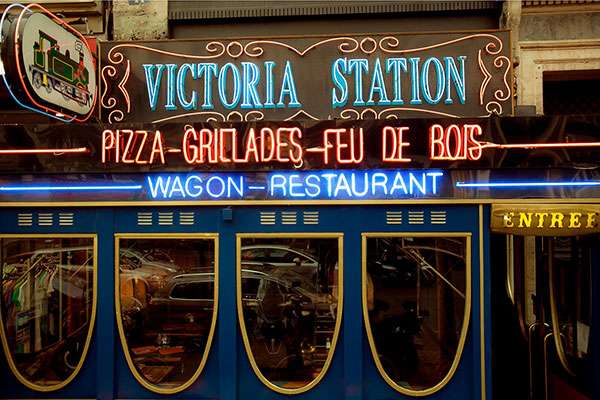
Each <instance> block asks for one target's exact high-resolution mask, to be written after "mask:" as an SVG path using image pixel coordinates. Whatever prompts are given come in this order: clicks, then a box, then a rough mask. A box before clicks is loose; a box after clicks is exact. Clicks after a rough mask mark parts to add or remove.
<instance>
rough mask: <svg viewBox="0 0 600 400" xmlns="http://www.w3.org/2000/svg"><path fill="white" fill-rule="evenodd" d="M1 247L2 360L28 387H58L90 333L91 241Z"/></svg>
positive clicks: (27, 241)
mask: <svg viewBox="0 0 600 400" xmlns="http://www.w3.org/2000/svg"><path fill="white" fill-rule="evenodd" d="M0 249H1V256H0V257H1V262H0V265H2V267H1V268H2V273H1V276H2V298H1V301H2V320H3V321H2V322H3V328H4V335H5V338H6V345H7V348H5V351H6V353H7V357H10V358H11V360H12V362H11V363H12V364H14V367H15V369H16V371H14V372H16V373H17V374H18V375H17V376H19V375H20V377H19V378H20V379H24V380H25V382H24V383H26V384H28V386H29V385H33V387H32V388H34V389H38V390H51V389H58V388H60V387H61V386H62V385H63V384H66V383H68V381H70V380H71V379H73V378H74V376H75V373H76V372H77V370H78V369H79V367H80V366H81V363H83V359H84V357H85V352H86V351H87V344H88V343H89V338H90V335H91V326H92V325H93V319H94V315H93V309H94V308H93V307H94V286H95V284H94V261H95V260H94V239H93V238H91V237H89V238H60V237H56V236H54V237H52V238H50V237H47V238H43V237H39V238H16V237H14V238H2V239H0ZM30 387H31V386H30Z"/></svg>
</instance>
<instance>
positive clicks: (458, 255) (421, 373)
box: [365, 235, 470, 393]
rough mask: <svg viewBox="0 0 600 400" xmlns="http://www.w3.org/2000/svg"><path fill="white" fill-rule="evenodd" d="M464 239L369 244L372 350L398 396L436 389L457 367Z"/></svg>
mask: <svg viewBox="0 0 600 400" xmlns="http://www.w3.org/2000/svg"><path fill="white" fill-rule="evenodd" d="M468 240H469V238H468V237H465V236H452V237H423V236H414V237H411V236H402V237H399V236H391V235H390V237H370V238H367V239H366V252H367V253H366V276H365V280H366V285H365V286H366V288H365V289H366V291H365V308H366V312H367V315H366V318H367V321H366V322H367V329H369V327H370V332H369V340H370V343H371V349H372V351H373V355H374V357H375V359H376V364H377V366H378V368H379V370H380V372H382V374H384V376H385V377H386V378H387V379H386V380H387V381H388V382H389V383H391V384H392V386H394V387H395V388H396V389H398V390H400V391H403V390H404V391H405V392H406V393H410V392H419V391H421V392H422V391H428V390H432V389H433V390H438V389H440V388H441V386H443V382H445V380H446V381H447V380H448V379H449V378H450V375H451V373H452V371H453V369H454V368H455V367H456V364H457V362H458V358H459V357H460V354H459V353H460V351H462V350H459V349H462V345H463V344H464V340H465V335H466V328H467V326H466V325H465V326H463V323H464V321H465V320H467V321H468V318H465V312H466V309H467V307H466V305H467V303H466V301H467V299H469V298H470V293H469V290H470V289H469V286H468V284H467V282H468V279H469V268H470V265H469V242H468ZM467 317H468V316H467ZM440 384H441V385H440Z"/></svg>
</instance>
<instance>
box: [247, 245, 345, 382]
mask: <svg viewBox="0 0 600 400" xmlns="http://www.w3.org/2000/svg"><path fill="white" fill-rule="evenodd" d="M281 236H282V235H277V237H262V238H247V237H243V238H241V248H240V249H239V254H240V255H241V258H240V260H239V263H240V270H239V275H238V279H239V280H240V290H241V293H238V295H239V296H240V299H241V303H240V304H241V310H240V311H241V315H240V322H241V326H242V331H243V338H244V343H245V345H246V350H247V352H248V356H249V357H250V361H251V363H252V364H253V365H252V366H253V368H254V370H255V372H256V373H257V374H258V376H259V378H260V379H261V380H262V381H263V382H264V383H265V384H266V385H267V386H269V387H270V388H272V389H273V390H276V391H278V392H281V393H299V392H302V391H305V390H308V389H310V388H311V387H312V386H314V385H315V384H316V383H318V381H319V380H320V379H321V378H322V376H323V375H324V374H325V373H326V370H327V367H328V365H329V362H330V360H331V357H332V356H333V349H334V345H335V342H336V340H337V334H338V331H339V320H340V313H341V296H340V293H339V292H338V284H339V282H340V281H341V268H342V267H341V262H340V250H341V249H340V244H339V243H340V239H339V237H337V236H336V237H332V236H331V235H330V236H329V237H323V238H316V237H315V238H309V237H301V238H282V237H281ZM258 254H262V255H263V258H262V260H261V261H260V262H259V261H258V257H256V255H258ZM309 261H310V262H309Z"/></svg>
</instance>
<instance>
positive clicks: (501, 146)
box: [481, 142, 600, 149]
mask: <svg viewBox="0 0 600 400" xmlns="http://www.w3.org/2000/svg"><path fill="white" fill-rule="evenodd" d="M482 144H483V146H481V147H483V148H494V149H553V148H559V149H561V148H569V147H600V142H566V143H514V144H497V143H490V142H482Z"/></svg>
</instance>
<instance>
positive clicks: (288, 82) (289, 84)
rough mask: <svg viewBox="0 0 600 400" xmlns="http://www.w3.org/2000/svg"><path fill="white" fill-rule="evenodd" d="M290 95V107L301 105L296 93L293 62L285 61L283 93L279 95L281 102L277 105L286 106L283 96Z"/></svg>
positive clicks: (282, 83)
mask: <svg viewBox="0 0 600 400" xmlns="http://www.w3.org/2000/svg"><path fill="white" fill-rule="evenodd" d="M286 96H288V97H289V100H288V104H287V106H288V107H301V106H302V104H300V102H299V101H298V94H297V93H296V84H295V83H294V75H293V73H292V64H290V62H289V61H286V63H285V69H284V71H283V81H282V82H281V94H280V95H279V102H278V103H277V107H280V108H283V107H285V102H284V101H283V98H284V97H286Z"/></svg>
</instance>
